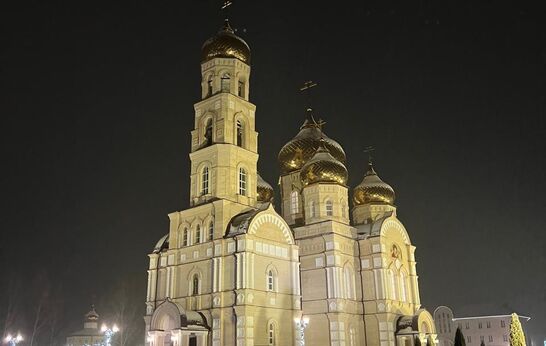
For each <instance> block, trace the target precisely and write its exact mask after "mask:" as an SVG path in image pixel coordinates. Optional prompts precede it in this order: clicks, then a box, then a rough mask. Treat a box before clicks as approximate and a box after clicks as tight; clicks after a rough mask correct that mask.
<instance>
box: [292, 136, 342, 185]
mask: <svg viewBox="0 0 546 346" xmlns="http://www.w3.org/2000/svg"><path fill="white" fill-rule="evenodd" d="M326 143H327V142H326V140H324V139H320V140H319V147H318V149H317V150H316V151H315V154H314V155H313V157H312V158H311V159H310V160H308V161H307V162H306V163H305V164H304V165H303V167H302V168H301V172H300V179H301V182H302V184H303V186H306V185H309V184H314V183H337V184H341V185H345V184H346V183H347V177H348V174H347V168H345V165H344V164H343V163H341V162H340V161H339V160H338V159H336V158H335V157H334V156H332V154H330V151H329V150H328V147H327V144H326Z"/></svg>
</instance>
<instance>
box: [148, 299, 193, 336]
mask: <svg viewBox="0 0 546 346" xmlns="http://www.w3.org/2000/svg"><path fill="white" fill-rule="evenodd" d="M184 314H185V311H184V310H183V309H181V308H180V307H179V306H178V305H176V304H175V303H173V302H172V301H170V300H165V301H164V302H163V303H161V304H160V305H159V306H158V307H157V308H156V309H155V311H154V313H153V315H152V319H151V322H150V329H151V330H172V329H177V328H180V327H181V322H182V321H181V319H180V315H184Z"/></svg>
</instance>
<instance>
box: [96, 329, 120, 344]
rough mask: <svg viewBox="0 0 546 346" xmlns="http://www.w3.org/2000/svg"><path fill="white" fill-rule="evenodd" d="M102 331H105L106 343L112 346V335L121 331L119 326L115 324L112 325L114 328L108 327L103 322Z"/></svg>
mask: <svg viewBox="0 0 546 346" xmlns="http://www.w3.org/2000/svg"><path fill="white" fill-rule="evenodd" d="M100 331H101V332H103V333H104V345H105V346H111V345H112V344H111V342H112V337H113V336H114V334H116V333H117V332H119V328H118V326H116V325H115V324H114V325H113V326H112V328H110V327H108V326H107V325H106V324H103V325H102V326H101V328H100Z"/></svg>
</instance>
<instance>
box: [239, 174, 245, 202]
mask: <svg viewBox="0 0 546 346" xmlns="http://www.w3.org/2000/svg"><path fill="white" fill-rule="evenodd" d="M239 195H243V196H246V170H245V169H244V168H242V167H241V168H239Z"/></svg>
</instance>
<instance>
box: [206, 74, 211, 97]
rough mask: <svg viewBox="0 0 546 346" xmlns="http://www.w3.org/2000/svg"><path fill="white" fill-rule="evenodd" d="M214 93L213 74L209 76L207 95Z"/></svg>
mask: <svg viewBox="0 0 546 346" xmlns="http://www.w3.org/2000/svg"><path fill="white" fill-rule="evenodd" d="M211 95H212V76H210V77H209V80H208V81H207V96H211Z"/></svg>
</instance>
